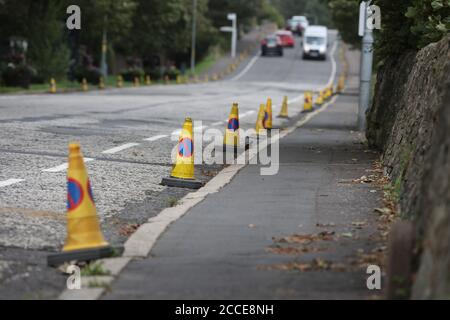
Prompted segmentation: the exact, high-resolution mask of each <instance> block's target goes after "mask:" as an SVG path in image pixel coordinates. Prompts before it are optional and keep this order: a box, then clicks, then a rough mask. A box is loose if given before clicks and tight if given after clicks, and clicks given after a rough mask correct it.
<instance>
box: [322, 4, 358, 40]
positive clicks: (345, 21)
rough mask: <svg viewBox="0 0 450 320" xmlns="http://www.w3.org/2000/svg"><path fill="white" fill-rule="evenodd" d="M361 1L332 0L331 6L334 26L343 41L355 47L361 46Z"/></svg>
mask: <svg viewBox="0 0 450 320" xmlns="http://www.w3.org/2000/svg"><path fill="white" fill-rule="evenodd" d="M359 4H360V1H359V0H331V1H330V2H329V6H330V9H331V17H332V19H333V22H334V25H335V26H336V28H337V29H338V30H339V33H340V35H341V37H342V39H343V40H344V41H345V42H346V43H348V44H350V45H352V46H355V47H358V46H360V45H361V38H360V37H359V36H358V23H359Z"/></svg>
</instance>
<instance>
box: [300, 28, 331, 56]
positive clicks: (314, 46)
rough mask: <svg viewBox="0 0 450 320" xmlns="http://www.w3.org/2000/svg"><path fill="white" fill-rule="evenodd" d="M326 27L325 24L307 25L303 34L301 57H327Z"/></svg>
mask: <svg viewBox="0 0 450 320" xmlns="http://www.w3.org/2000/svg"><path fill="white" fill-rule="evenodd" d="M327 51H328V29H327V27H325V26H309V27H308V28H306V30H305V34H304V36H303V59H306V58H318V59H322V60H326V59H327Z"/></svg>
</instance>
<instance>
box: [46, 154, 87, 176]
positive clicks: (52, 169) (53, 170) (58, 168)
mask: <svg viewBox="0 0 450 320" xmlns="http://www.w3.org/2000/svg"><path fill="white" fill-rule="evenodd" d="M94 160H95V159H92V158H84V162H85V163H86V162H91V161H94ZM67 168H69V164H68V163H64V164H62V165H59V166H57V167H53V168H50V169H44V170H42V172H51V173H56V172H61V171H65V170H67Z"/></svg>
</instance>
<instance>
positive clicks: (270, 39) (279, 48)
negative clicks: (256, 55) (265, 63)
mask: <svg viewBox="0 0 450 320" xmlns="http://www.w3.org/2000/svg"><path fill="white" fill-rule="evenodd" d="M270 54H272V55H277V56H280V57H282V56H283V44H282V42H281V39H280V38H279V37H277V36H276V35H271V36H267V37H266V38H265V39H264V40H263V41H262V42H261V55H263V56H267V55H270Z"/></svg>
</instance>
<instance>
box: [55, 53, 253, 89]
mask: <svg viewBox="0 0 450 320" xmlns="http://www.w3.org/2000/svg"><path fill="white" fill-rule="evenodd" d="M248 55H249V50H248V49H247V50H245V51H244V52H242V53H241V54H240V55H239V57H238V58H236V59H235V60H234V61H233V62H231V63H230V64H229V65H228V66H227V67H226V68H225V69H224V70H222V71H221V72H217V73H213V74H211V75H210V74H205V75H204V76H203V78H200V77H198V76H194V77H191V78H189V77H188V76H183V75H177V77H176V79H175V83H176V84H189V83H201V82H210V81H219V80H221V79H222V78H224V77H226V76H227V75H229V74H231V73H232V72H234V71H235V70H236V69H237V68H238V66H239V64H240V63H241V62H243V61H244V60H245V59H246V58H247V57H248ZM141 83H144V84H145V85H146V86H149V85H152V79H151V76H150V75H146V76H145V77H144V79H143V81H142V79H141V77H134V79H133V87H139V86H140V85H141ZM163 83H164V84H166V85H168V84H171V83H172V80H170V78H169V76H168V75H166V76H164V78H163ZM123 86H124V80H123V77H122V76H121V75H119V76H117V78H116V87H117V88H123ZM98 89H99V90H103V89H105V81H104V79H103V77H100V78H99V84H98ZM81 90H82V91H84V92H86V91H89V85H88V82H87V80H86V78H83V79H82V82H81ZM49 92H50V93H56V92H57V83H56V80H55V79H54V78H52V79H50V89H49Z"/></svg>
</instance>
